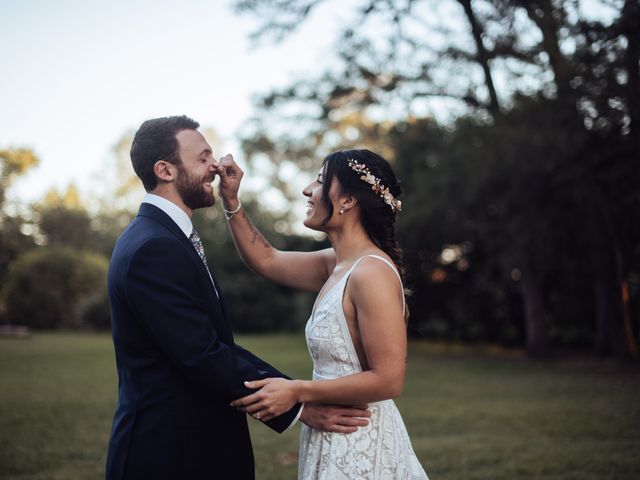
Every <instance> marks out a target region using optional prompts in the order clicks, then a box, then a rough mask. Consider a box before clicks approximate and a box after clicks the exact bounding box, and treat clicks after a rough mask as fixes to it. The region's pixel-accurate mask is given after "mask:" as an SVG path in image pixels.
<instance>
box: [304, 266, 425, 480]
mask: <svg viewBox="0 0 640 480" xmlns="http://www.w3.org/2000/svg"><path fill="white" fill-rule="evenodd" d="M367 257H374V258H377V259H380V260H382V261H384V262H385V263H387V264H388V265H389V266H390V267H391V268H392V269H393V270H394V272H396V274H397V270H396V269H395V267H394V266H393V265H392V264H391V263H390V262H389V261H388V260H386V259H385V258H382V257H378V256H374V255H367ZM362 258H364V257H362ZM362 258H360V259H358V261H356V262H355V263H354V264H353V266H352V267H351V268H350V269H349V271H348V272H347V273H346V274H345V275H343V277H342V278H341V279H340V280H339V281H338V282H337V283H336V284H335V285H333V286H332V287H331V288H330V289H329V290H328V291H327V292H326V293H325V294H324V296H323V297H322V298H319V299H318V301H317V304H316V305H315V306H314V310H313V312H312V314H311V318H310V319H309V321H308V322H307V326H306V329H305V335H306V338H307V345H308V347H309V352H310V353H311V357H312V358H313V379H314V380H323V379H332V378H337V377H342V376H345V375H350V374H353V373H358V372H361V371H362V368H361V366H360V361H359V360H358V356H357V355H356V351H355V348H354V346H353V342H352V340H351V335H350V334H349V328H348V326H347V322H346V319H345V316H344V312H343V310H342V298H343V294H344V289H345V285H346V284H347V280H348V278H349V275H351V272H352V271H353V269H354V268H355V267H356V265H357V264H358V262H360V260H362ZM398 277H399V275H398ZM369 410H370V411H371V418H370V419H369V425H368V426H366V427H362V428H359V429H358V431H357V432H356V433H351V434H341V433H327V432H321V431H319V430H314V429H312V428H309V427H307V426H306V425H304V424H302V431H301V434H300V460H299V466H298V480H356V479H358V480H359V479H363V480H364V479H367V480H374V479H375V480H387V479H388V480H409V479H411V480H414V479H415V480H417V479H420V480H425V479H426V480H428V477H427V474H426V473H425V471H424V469H423V468H422V466H421V465H420V462H419V461H418V458H417V457H416V455H415V453H414V452H413V448H412V447H411V442H410V440H409V435H408V434H407V430H406V428H405V426H404V422H403V421H402V417H401V416H400V412H398V409H397V408H396V405H395V403H394V402H393V400H384V401H382V402H376V403H371V404H369Z"/></svg>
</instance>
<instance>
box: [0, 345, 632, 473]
mask: <svg viewBox="0 0 640 480" xmlns="http://www.w3.org/2000/svg"><path fill="white" fill-rule="evenodd" d="M239 343H241V344H242V345H244V346H245V347H248V348H249V349H250V350H252V351H254V352H255V353H257V354H259V355H262V356H264V357H265V358H266V359H268V360H269V361H271V362H272V363H274V364H275V365H276V366H278V367H280V368H281V369H282V370H284V371H286V372H288V373H289V374H291V375H292V376H295V377H300V378H308V377H309V373H310V362H309V359H308V353H307V351H306V347H305V344H304V339H303V338H302V337H301V336H286V335H272V336H264V337H258V336H242V337H239ZM115 394H116V376H115V366H114V358H113V347H112V345H111V338H110V336H109V335H108V334H76V333H47V334H36V335H34V336H33V337H32V338H29V339H24V340H20V339H0V478H2V479H24V480H27V479H29V480H36V479H42V480H44V479H47V480H55V479H64V480H68V479H73V480H80V479H99V478H102V477H103V466H104V460H105V452H106V445H107V439H108V435H109V429H110V426H111V416H112V414H113V408H114V404H115ZM639 394H640V368H638V367H637V366H628V365H626V366H625V365H617V364H614V363H608V362H606V363H604V362H596V361H590V360H586V361H584V360H583V361H569V360H563V361H559V362H533V361H529V360H524V359H522V358H520V356H518V355H515V354H511V355H507V354H505V353H504V352H503V353H495V354H488V353H480V352H479V351H474V350H469V349H455V348H453V347H447V346H439V345H430V344H426V343H422V342H420V343H418V342H414V343H412V344H411V348H410V353H409V370H408V375H407V383H406V387H405V391H404V394H403V396H402V397H401V398H400V399H398V400H397V404H398V407H399V408H400V411H401V413H402V415H403V417H404V419H405V422H406V424H407V428H408V430H409V434H410V435H411V438H412V441H413V446H414V448H415V450H416V453H417V454H418V457H419V458H420V460H421V461H422V462H423V464H424V465H425V467H426V469H427V473H428V474H429V476H430V478H431V480H443V479H451V480H463V479H469V480H470V479H483V480H501V479H504V480H507V479H508V480H515V479H533V478H536V479H537V478H540V479H545V480H555V479H562V480H568V479H576V480H577V479H580V480H584V479H598V480H602V479H638V478H640V430H639V427H640V395H639ZM250 423H251V430H252V435H253V439H254V450H255V453H256V469H257V478H258V479H265V480H266V479H274V480H275V479H277V480H286V479H293V478H295V475H296V462H297V444H298V435H299V428H298V427H294V428H293V429H292V430H290V431H287V432H285V433H284V434H283V435H277V434H275V433H273V432H272V431H271V430H269V429H268V428H266V427H264V426H262V425H261V424H259V423H257V422H255V421H253V420H251V421H250Z"/></svg>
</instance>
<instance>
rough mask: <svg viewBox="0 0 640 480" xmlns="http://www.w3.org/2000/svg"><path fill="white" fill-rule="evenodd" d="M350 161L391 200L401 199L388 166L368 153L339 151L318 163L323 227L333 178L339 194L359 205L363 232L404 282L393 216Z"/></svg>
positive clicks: (394, 216) (400, 191) (400, 189)
mask: <svg viewBox="0 0 640 480" xmlns="http://www.w3.org/2000/svg"><path fill="white" fill-rule="evenodd" d="M350 158H352V159H353V160H355V161H356V162H357V163H360V164H363V165H365V166H366V167H367V168H368V169H369V171H370V172H371V174H372V175H374V176H375V177H378V178H379V179H380V182H381V183H382V184H383V185H384V186H385V187H387V188H388V189H389V192H391V194H392V195H393V196H394V198H396V199H399V197H400V196H401V195H402V188H401V187H400V182H399V181H398V179H397V178H396V175H395V173H393V170H392V169H391V165H389V162H387V161H386V160H385V159H384V158H382V157H381V156H380V155H378V154H377V153H374V152H372V151H370V150H342V151H338V152H333V153H331V154H329V155H328V156H327V157H326V158H325V159H324V162H323V163H322V166H323V177H324V179H323V184H322V200H323V201H324V204H325V205H326V208H327V210H328V212H329V213H328V215H327V218H325V219H324V221H323V225H326V223H327V222H328V221H329V219H330V218H331V217H332V216H333V204H332V203H331V200H330V198H329V189H330V188H331V181H332V179H333V177H334V176H335V177H336V178H337V179H338V181H339V182H340V185H341V187H342V192H343V193H346V194H349V195H353V196H354V197H355V198H357V199H358V205H360V221H361V222H362V226H363V227H364V229H365V231H366V232H367V234H368V235H369V237H370V238H371V240H372V241H373V243H375V244H376V246H377V247H378V248H380V249H381V250H383V251H384V252H385V253H386V254H387V255H389V257H391V259H392V260H393V263H395V264H396V267H398V271H399V272H400V276H401V277H402V281H403V282H404V265H403V263H402V249H401V248H400V246H399V245H398V242H397V240H396V213H395V212H394V211H393V210H392V209H391V207H390V206H389V205H387V204H386V203H385V202H384V199H382V198H381V197H380V196H379V195H378V194H376V193H374V192H373V190H371V184H369V183H367V182H365V181H364V180H362V179H361V178H360V175H361V174H360V173H358V172H355V171H354V170H352V169H351V167H349V164H348V160H349V159H350Z"/></svg>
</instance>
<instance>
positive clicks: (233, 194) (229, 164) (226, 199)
mask: <svg viewBox="0 0 640 480" xmlns="http://www.w3.org/2000/svg"><path fill="white" fill-rule="evenodd" d="M216 173H217V174H218V175H219V176H220V185H219V187H218V188H219V191H220V197H221V198H222V202H223V203H224V207H225V208H226V209H227V210H233V209H235V208H236V207H237V206H238V190H239V189H240V182H241V181H242V177H243V175H244V172H243V171H242V169H241V168H240V167H239V166H238V164H237V163H236V161H235V160H234V159H233V156H232V155H231V154H230V153H229V154H227V155H225V156H224V157H222V158H221V159H220V161H219V162H218V163H217V164H216Z"/></svg>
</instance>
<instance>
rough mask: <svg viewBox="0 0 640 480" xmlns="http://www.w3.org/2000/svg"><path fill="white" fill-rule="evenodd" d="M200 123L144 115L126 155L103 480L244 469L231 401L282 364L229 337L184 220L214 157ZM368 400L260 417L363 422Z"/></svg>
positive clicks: (250, 466)
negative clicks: (114, 385)
mask: <svg viewBox="0 0 640 480" xmlns="http://www.w3.org/2000/svg"><path fill="white" fill-rule="evenodd" d="M198 126H199V125H198V123H197V122H195V121H194V120H191V119H189V118H188V117H184V116H180V117H166V118H157V119H153V120H148V121H146V122H144V123H143V124H142V126H141V127H140V129H139V130H138V132H137V133H136V135H135V138H134V141H133V145H132V147H131V160H132V163H133V167H134V170H135V172H136V174H137V175H138V176H139V177H140V179H141V180H142V183H143V185H144V188H145V190H146V191H147V195H146V196H145V198H144V200H143V203H142V205H141V207H140V211H139V212H138V215H137V216H136V217H135V218H134V220H133V221H132V222H131V223H130V224H129V226H128V227H127V228H126V229H125V230H124V232H123V233H122V235H121V236H120V238H119V239H118V241H117V242H116V245H115V249H114V251H113V255H112V258H111V264H110V267H109V281H108V283H109V301H110V305H111V319H112V330H113V343H114V347H115V354H116V363H117V368H118V377H119V385H118V404H117V407H116V412H115V415H114V419H113V426H112V431H111V438H110V441H109V451H108V455H107V465H106V478H107V480H123V479H141V480H145V479H153V480H163V479H167V480H169V479H171V480H175V479H189V480H198V479H203V480H204V479H206V480H214V479H218V480H224V479H233V480H245V479H247V480H250V479H253V478H254V462H253V452H252V449H251V440H250V438H249V431H248V427H247V420H246V416H245V414H244V413H241V412H238V411H236V410H235V409H234V408H232V407H231V406H230V405H229V403H230V402H231V401H232V400H234V399H237V398H240V397H243V396H245V395H247V394H249V393H251V391H250V390H249V389H247V388H246V387H245V386H244V383H243V382H244V381H247V380H255V379H261V378H267V377H274V376H280V377H284V376H285V375H284V374H282V373H281V372H279V371H278V370H276V369H275V368H274V367H272V366H271V365H269V364H268V363H266V362H264V361H263V360H261V359H259V358H258V357H256V356H255V355H253V354H252V353H250V352H248V351H247V350H245V349H243V348H242V347H240V346H238V345H236V344H235V342H234V338H233V332H232V330H231V325H230V323H229V320H228V318H227V311H226V306H225V304H224V300H223V295H222V291H221V289H220V286H219V285H218V284H217V282H216V279H215V277H214V276H213V275H212V273H213V272H211V271H210V269H209V266H208V265H207V263H206V259H205V257H204V252H203V248H202V244H201V242H200V240H199V237H198V235H197V232H195V231H194V230H193V226H192V224H191V214H192V212H193V210H195V209H197V208H202V207H208V206H211V205H213V204H214V203H215V197H214V192H213V187H212V181H213V179H214V177H215V175H216V172H217V169H218V168H219V167H218V164H216V162H215V160H214V158H213V152H212V149H211V147H210V146H209V144H208V143H207V142H206V140H205V139H204V137H203V136H202V135H201V134H200V132H198V131H197V128H198ZM366 416H368V412H367V411H366V410H362V409H358V408H353V409H349V408H339V407H331V406H321V405H306V406H305V407H304V408H302V406H301V405H296V406H295V407H294V408H292V409H291V410H290V411H288V412H287V413H285V414H283V415H282V416H280V417H277V418H275V419H273V420H271V421H269V422H266V424H267V425H268V426H269V427H270V428H272V429H273V430H275V431H277V432H282V431H284V430H286V429H287V428H288V427H289V426H291V425H292V424H293V423H295V421H296V420H297V418H298V417H300V418H301V420H302V421H304V422H305V423H307V424H308V425H310V426H312V427H313V428H319V429H322V430H327V431H338V432H349V431H354V430H355V429H356V428H357V427H359V426H364V425H366V423H367V421H366V420H365V419H363V418H362V417H366Z"/></svg>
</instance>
